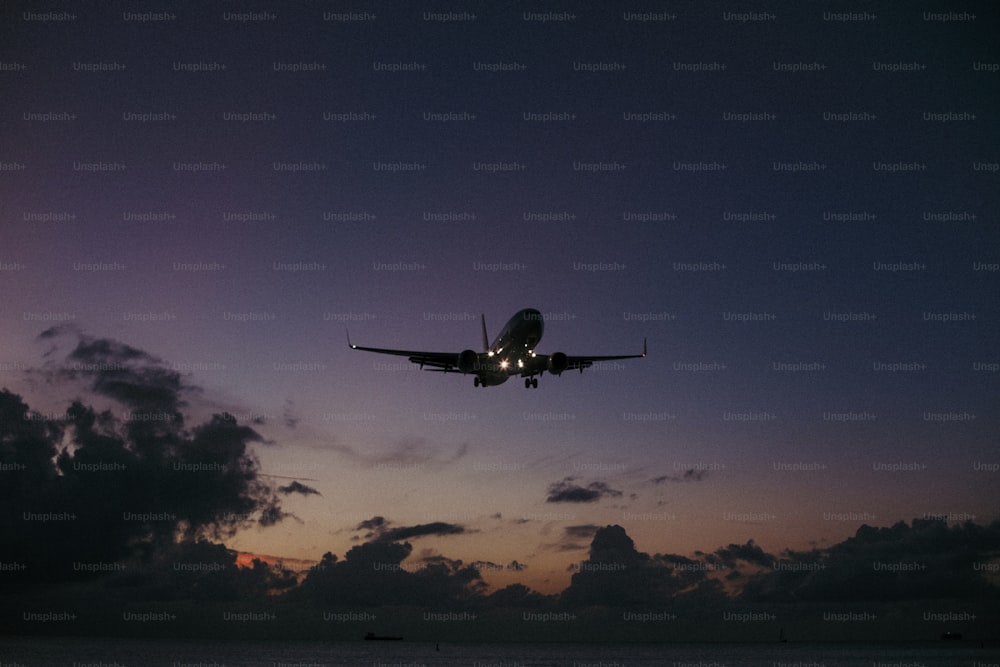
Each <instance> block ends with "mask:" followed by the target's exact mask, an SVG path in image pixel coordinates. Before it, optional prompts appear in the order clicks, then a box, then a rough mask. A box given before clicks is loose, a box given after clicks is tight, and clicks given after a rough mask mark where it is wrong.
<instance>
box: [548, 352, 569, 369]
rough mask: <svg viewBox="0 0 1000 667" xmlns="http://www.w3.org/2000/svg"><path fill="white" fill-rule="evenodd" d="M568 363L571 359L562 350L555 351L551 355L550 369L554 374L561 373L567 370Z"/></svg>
mask: <svg viewBox="0 0 1000 667" xmlns="http://www.w3.org/2000/svg"><path fill="white" fill-rule="evenodd" d="M568 365H569V360H568V359H567V358H566V355H565V354H563V353H562V352H553V353H552V354H550V355H549V364H548V371H549V372H550V373H552V374H553V375H559V374H560V373H562V372H563V371H564V370H566V366H568Z"/></svg>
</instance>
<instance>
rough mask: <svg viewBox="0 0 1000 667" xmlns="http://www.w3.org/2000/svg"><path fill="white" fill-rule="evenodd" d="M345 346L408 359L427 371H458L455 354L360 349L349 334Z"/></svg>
mask: <svg viewBox="0 0 1000 667" xmlns="http://www.w3.org/2000/svg"><path fill="white" fill-rule="evenodd" d="M347 344H348V345H349V346H350V347H351V349H352V350H364V351H365V352H377V353H378V354H392V355H395V356H397V357H409V360H410V361H412V362H413V363H415V364H419V365H420V368H421V369H423V368H424V366H429V367H430V368H428V369H427V370H441V371H450V370H457V369H458V353H457V352H423V351H420V350H391V349H389V348H384V347H362V346H361V345H355V344H354V343H352V342H351V336H350V334H348V335H347Z"/></svg>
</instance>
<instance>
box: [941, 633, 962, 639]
mask: <svg viewBox="0 0 1000 667" xmlns="http://www.w3.org/2000/svg"><path fill="white" fill-rule="evenodd" d="M961 638H962V633H961V632H942V633H941V639H961Z"/></svg>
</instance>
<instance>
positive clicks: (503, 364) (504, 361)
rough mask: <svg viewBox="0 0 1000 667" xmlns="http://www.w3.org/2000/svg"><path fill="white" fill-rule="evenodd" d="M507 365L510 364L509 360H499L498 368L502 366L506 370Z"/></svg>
mask: <svg viewBox="0 0 1000 667" xmlns="http://www.w3.org/2000/svg"><path fill="white" fill-rule="evenodd" d="M509 365H510V362H509V361H507V360H506V359H504V360H503V361H501V362H500V368H502V369H504V370H507V366H509Z"/></svg>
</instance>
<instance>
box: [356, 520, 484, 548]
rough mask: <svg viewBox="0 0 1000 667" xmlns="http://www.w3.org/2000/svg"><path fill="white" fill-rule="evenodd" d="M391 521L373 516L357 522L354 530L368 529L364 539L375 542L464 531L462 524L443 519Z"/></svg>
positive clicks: (455, 533)
mask: <svg viewBox="0 0 1000 667" xmlns="http://www.w3.org/2000/svg"><path fill="white" fill-rule="evenodd" d="M390 524H391V522H390V521H389V520H387V519H386V518H385V517H382V516H374V517H372V518H371V519H365V520H364V521H362V522H361V523H359V524H358V525H357V526H356V527H355V530H364V531H368V532H366V533H365V535H364V538H365V539H366V540H372V541H376V542H396V541H400V540H409V539H413V538H416V537H426V536H428V535H439V536H443V535H461V534H463V533H465V532H467V531H466V528H465V527H464V526H462V525H459V524H455V523H446V522H444V521H433V522H431V523H423V524H418V525H416V526H395V527H393V526H391V525H390Z"/></svg>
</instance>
